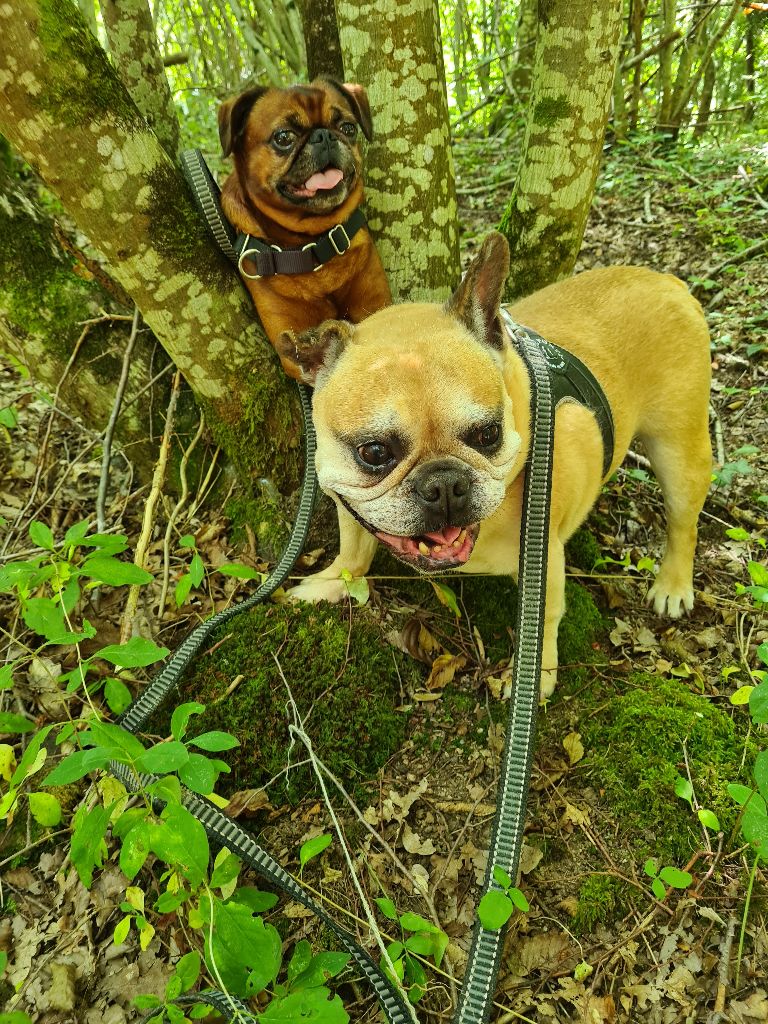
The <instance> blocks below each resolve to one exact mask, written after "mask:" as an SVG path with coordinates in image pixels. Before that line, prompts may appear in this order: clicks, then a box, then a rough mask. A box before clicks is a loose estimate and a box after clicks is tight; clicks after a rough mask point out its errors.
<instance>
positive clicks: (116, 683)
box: [104, 676, 133, 715]
mask: <svg viewBox="0 0 768 1024" xmlns="http://www.w3.org/2000/svg"><path fill="white" fill-rule="evenodd" d="M104 697H105V699H106V701H107V704H108V706H109V710H110V711H111V712H112V714H113V715H121V714H122V713H123V711H125V709H126V708H129V707H130V706H131V703H132V702H133V696H132V694H131V691H130V690H129V689H128V687H127V686H126V685H125V683H124V682H122V681H121V680H120V679H115V678H114V676H110V677H109V679H107V681H106V682H105V683H104Z"/></svg>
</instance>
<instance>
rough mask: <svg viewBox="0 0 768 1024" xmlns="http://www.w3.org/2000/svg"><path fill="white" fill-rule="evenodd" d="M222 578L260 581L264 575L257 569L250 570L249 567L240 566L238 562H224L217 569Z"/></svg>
mask: <svg viewBox="0 0 768 1024" xmlns="http://www.w3.org/2000/svg"><path fill="white" fill-rule="evenodd" d="M217 568H218V571H219V572H220V573H221V574H222V575H224V576H234V577H236V578H237V579H239V580H260V579H261V578H262V576H263V575H264V573H262V572H259V570H258V569H252V568H251V566H250V565H242V563H240V562H226V563H225V564H224V565H220V566H218V567H217Z"/></svg>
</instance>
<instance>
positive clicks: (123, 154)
mask: <svg viewBox="0 0 768 1024" xmlns="http://www.w3.org/2000/svg"><path fill="white" fill-rule="evenodd" d="M22 66H23V67H24V74H23V75H20V74H19V73H18V69H19V67H22ZM0 92H1V93H2V103H1V104H0V132H2V133H3V134H5V135H6V137H7V138H8V139H9V141H10V142H11V144H12V145H13V146H14V148H15V149H16V150H17V151H18V152H19V153H20V154H21V155H23V156H24V158H25V159H26V160H27V161H28V162H29V163H30V164H31V165H32V166H33V167H34V169H35V170H36V171H37V172H38V174H39V175H40V177H41V178H42V179H43V181H44V182H45V183H46V185H47V186H48V187H49V188H50V190H51V191H52V192H53V193H54V194H55V195H56V196H57V197H58V198H59V199H60V200H61V202H62V204H63V205H64V207H65V208H66V209H67V211H68V212H69V213H70V214H71V216H72V217H73V219H74V220H75V221H76V223H77V225H78V227H79V228H80V229H81V230H82V231H83V232H84V233H85V234H86V235H87V236H88V238H89V239H90V240H91V242H92V243H93V244H94V245H95V246H96V247H97V248H98V249H99V250H100V251H101V253H102V254H103V256H104V257H105V258H106V260H107V262H108V264H109V267H110V272H111V274H112V275H113V276H114V278H115V280H116V281H117V282H118V283H119V284H120V285H121V286H122V287H123V288H124V289H125V291H126V292H127V293H128V294H129V295H130V296H131V298H132V299H133V300H134V301H135V302H136V304H137V305H138V307H139V309H140V310H141V312H142V314H143V316H144V319H145V321H146V323H147V324H148V325H149V326H150V327H151V329H152V330H153V331H154V333H155V335H156V337H157V338H158V340H159V341H160V342H161V344H162V345H163V347H164V348H165V350H166V352H167V353H168V354H169V355H170V356H171V358H172V359H173V361H174V362H175V363H176V364H177V366H178V367H179V368H180V369H181V371H182V373H183V374H184V376H185V378H186V380H187V381H188V383H189V384H190V386H191V388H192V390H193V392H194V393H195V395H196V397H197V399H198V401H199V402H200V403H201V404H202V406H203V407H204V408H205V410H206V418H207V421H208V423H209V425H210V427H211V429H212V431H213V433H214V436H215V438H216V439H217V441H218V442H219V443H220V444H221V445H222V447H223V448H224V450H225V452H226V453H227V454H228V455H229V456H230V458H231V459H232V460H233V461H234V463H235V465H236V466H237V467H238V469H239V470H240V471H241V474H242V475H243V476H244V477H245V478H246V479H247V478H248V477H257V476H269V477H271V478H272V479H273V480H274V481H275V483H276V485H277V486H278V487H280V488H281V489H289V488H292V487H293V486H294V485H295V482H296V478H297V468H298V467H297V462H298V456H297V450H298V434H299V431H298V428H297V426H296V419H297V413H296V402H295V400H294V398H293V389H292V387H291V385H290V382H289V381H287V380H286V378H285V377H284V376H283V374H282V372H281V371H280V369H279V367H278V365H277V361H276V360H275V359H274V358H273V356H272V353H271V348H270V346H269V345H268V343H267V341H266V340H265V338H264V335H263V332H262V331H261V329H260V327H259V325H258V323H257V321H256V319H255V317H254V314H253V309H252V305H251V302H250V299H249V298H248V296H247V294H246V292H245V290H244V289H243V288H242V287H241V285H240V283H239V282H238V281H237V279H236V277H235V275H234V273H233V271H232V269H231V267H230V265H229V264H228V263H227V261H226V260H225V259H224V257H223V256H220V255H219V254H218V252H217V250H216V248H215V246H214V244H213V243H212V242H211V241H210V240H209V238H208V236H207V233H206V230H205V228H204V226H203V225H202V224H201V221H200V218H199V217H198V214H197V212H196V210H195V208H194V205H193V203H192V200H191V198H190V196H189V193H188V191H187V188H186V185H185V182H184V180H183V178H182V177H181V176H180V174H179V172H178V170H177V169H176V167H175V166H174V164H173V163H172V161H171V159H170V158H169V156H168V155H167V153H166V152H165V150H164V149H163V148H162V146H161V145H160V143H159V141H158V139H157V137H156V136H155V135H154V133H153V132H152V131H151V130H150V129H149V127H148V126H147V123H146V121H145V120H144V119H143V118H142V116H141V115H140V113H139V111H138V110H137V108H136V106H135V104H134V103H133V102H132V101H131V99H130V97H129V96H128V95H127V93H126V91H125V89H124V87H123V85H122V84H121V82H120V81H119V79H118V77H117V74H116V73H115V71H114V69H113V68H112V67H111V65H110V63H109V61H108V60H107V58H106V55H105V53H104V51H103V50H102V49H101V47H100V46H99V45H98V43H97V42H96V40H95V39H94V38H93V36H92V35H91V34H90V33H89V32H88V30H87V28H86V26H85V24H84V22H83V20H82V18H81V17H80V15H79V13H78V11H77V9H76V7H75V6H74V5H73V4H72V3H71V2H69V0H16V2H15V3H14V5H13V7H11V6H10V5H7V4H6V5H5V6H4V7H0Z"/></svg>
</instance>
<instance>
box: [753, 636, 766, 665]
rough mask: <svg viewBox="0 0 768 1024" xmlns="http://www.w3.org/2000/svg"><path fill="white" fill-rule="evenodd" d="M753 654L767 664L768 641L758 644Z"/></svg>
mask: <svg viewBox="0 0 768 1024" xmlns="http://www.w3.org/2000/svg"><path fill="white" fill-rule="evenodd" d="M755 654H756V655H757V656H758V658H759V659H760V661H762V663H763V664H764V665H768V641H766V642H765V643H762V644H758V646H757V650H756V651H755Z"/></svg>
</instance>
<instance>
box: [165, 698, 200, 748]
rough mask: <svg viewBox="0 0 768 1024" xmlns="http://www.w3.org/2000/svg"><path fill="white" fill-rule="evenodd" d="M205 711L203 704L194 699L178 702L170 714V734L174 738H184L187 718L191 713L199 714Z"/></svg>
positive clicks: (188, 718)
mask: <svg viewBox="0 0 768 1024" xmlns="http://www.w3.org/2000/svg"><path fill="white" fill-rule="evenodd" d="M203 711H205V704H200V703H198V701H196V700H192V701H188V702H187V703H186V704H179V706H178V707H177V708H176V709H175V710H174V712H173V714H172V715H171V735H172V736H173V738H174V739H175V740H181V739H183V738H184V733H185V732H186V731H187V726H188V725H189V720H190V718H191V717H192V715H200V714H202V713H203Z"/></svg>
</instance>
